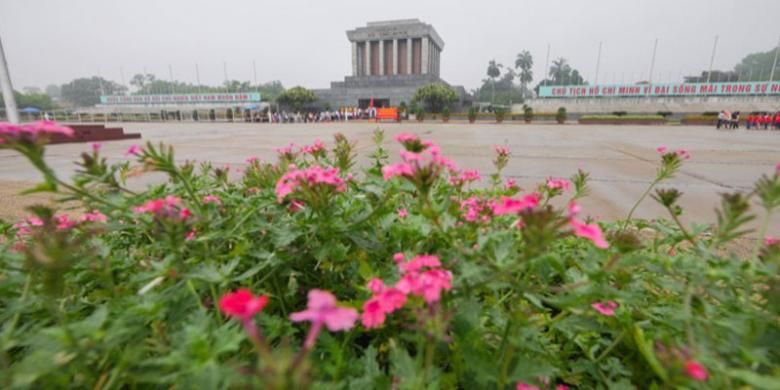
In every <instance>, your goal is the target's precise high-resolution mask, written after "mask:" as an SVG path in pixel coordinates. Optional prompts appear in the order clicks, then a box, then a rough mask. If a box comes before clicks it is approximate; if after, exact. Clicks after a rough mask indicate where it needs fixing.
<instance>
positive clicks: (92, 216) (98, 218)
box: [79, 210, 108, 223]
mask: <svg viewBox="0 0 780 390" xmlns="http://www.w3.org/2000/svg"><path fill="white" fill-rule="evenodd" d="M106 221H108V217H106V216H105V214H103V213H101V212H100V211H98V210H93V211H92V212H91V213H86V214H83V215H82V216H81V217H80V218H79V222H103V223H105V222H106Z"/></svg>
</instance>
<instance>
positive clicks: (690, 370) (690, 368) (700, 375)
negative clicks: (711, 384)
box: [685, 360, 709, 382]
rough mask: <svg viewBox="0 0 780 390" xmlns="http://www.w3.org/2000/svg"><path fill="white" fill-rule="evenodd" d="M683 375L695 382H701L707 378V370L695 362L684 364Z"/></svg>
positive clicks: (689, 361)
mask: <svg viewBox="0 0 780 390" xmlns="http://www.w3.org/2000/svg"><path fill="white" fill-rule="evenodd" d="M685 373H686V374H687V375H688V376H689V377H691V378H692V379H693V380H695V381H699V382H703V381H706V380H707V377H709V373H708V372H707V368H706V367H704V366H703V365H701V363H699V362H697V361H695V360H688V361H687V362H685Z"/></svg>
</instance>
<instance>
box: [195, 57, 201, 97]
mask: <svg viewBox="0 0 780 390" xmlns="http://www.w3.org/2000/svg"><path fill="white" fill-rule="evenodd" d="M195 81H196V82H197V83H198V93H203V92H202V91H201V87H200V69H198V63H197V62H196V63H195Z"/></svg>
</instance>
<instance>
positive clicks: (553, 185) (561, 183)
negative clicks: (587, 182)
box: [547, 178, 571, 191]
mask: <svg viewBox="0 0 780 390" xmlns="http://www.w3.org/2000/svg"><path fill="white" fill-rule="evenodd" d="M547 188H549V189H551V190H558V189H559V190H562V191H568V190H569V188H571V183H570V182H569V181H568V180H566V179H553V178H547Z"/></svg>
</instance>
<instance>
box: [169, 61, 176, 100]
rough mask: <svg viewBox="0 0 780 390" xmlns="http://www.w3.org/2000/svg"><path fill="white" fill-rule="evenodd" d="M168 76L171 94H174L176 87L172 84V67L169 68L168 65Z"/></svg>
mask: <svg viewBox="0 0 780 390" xmlns="http://www.w3.org/2000/svg"><path fill="white" fill-rule="evenodd" d="M168 75H169V76H170V78H171V94H175V93H176V86H175V85H174V83H173V67H172V66H171V64H168Z"/></svg>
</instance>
